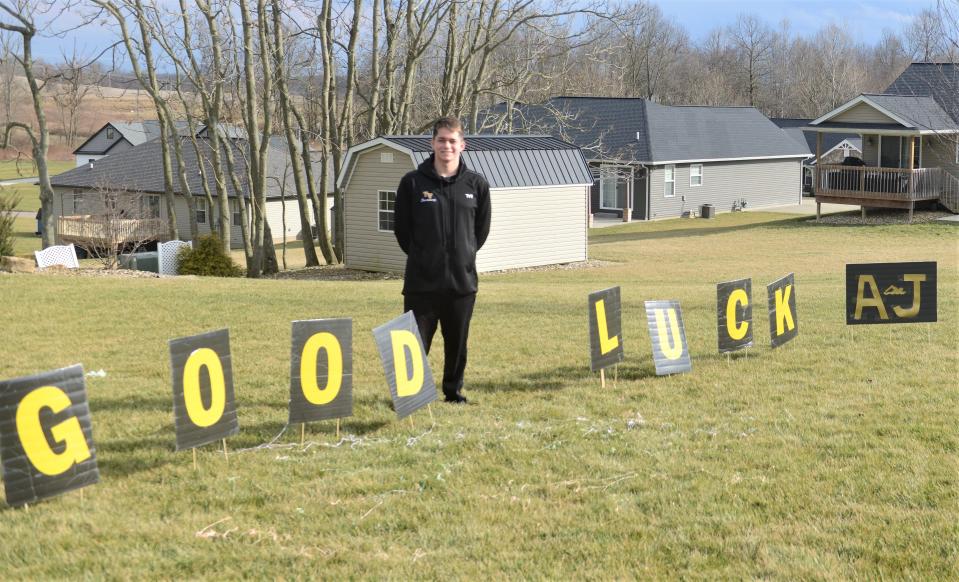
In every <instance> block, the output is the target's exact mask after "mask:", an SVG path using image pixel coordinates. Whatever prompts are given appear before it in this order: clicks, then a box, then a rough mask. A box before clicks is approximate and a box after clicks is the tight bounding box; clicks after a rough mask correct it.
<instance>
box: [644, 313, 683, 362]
mask: <svg viewBox="0 0 959 582" xmlns="http://www.w3.org/2000/svg"><path fill="white" fill-rule="evenodd" d="M646 323H647V325H648V326H649V339H650V340H652V342H653V362H654V363H655V364H656V375H658V376H663V375H666V374H676V373H679V372H689V371H691V370H692V369H693V364H692V360H691V359H690V357H689V345H688V344H687V343H686V329H685V326H683V312H682V310H681V309H680V307H679V301H647V302H646Z"/></svg>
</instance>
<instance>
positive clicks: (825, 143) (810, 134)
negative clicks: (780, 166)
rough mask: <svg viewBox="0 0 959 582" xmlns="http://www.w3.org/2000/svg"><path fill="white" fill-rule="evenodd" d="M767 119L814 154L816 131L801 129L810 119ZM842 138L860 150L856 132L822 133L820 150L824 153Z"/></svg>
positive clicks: (810, 153) (860, 145) (858, 137)
mask: <svg viewBox="0 0 959 582" xmlns="http://www.w3.org/2000/svg"><path fill="white" fill-rule="evenodd" d="M769 121H772V122H773V123H775V124H776V126H777V127H779V128H780V129H781V130H783V131H784V132H786V135H788V136H790V137H791V138H793V139H794V140H796V142H797V143H799V145H801V146H803V147H805V148H807V150H808V151H809V155H812V156H814V155H816V132H815V131H803V128H805V127H807V126H808V125H809V124H810V123H811V122H812V119H799V118H793V117H774V118H770V120H769ZM843 140H846V141H848V142H849V143H851V144H852V145H853V146H855V147H856V148H857V149H858V150H859V151H860V152H861V151H862V137H861V136H860V135H859V134H858V133H823V134H822V151H823V152H824V153H825V152H828V151H829V150H831V149H832V148H834V147H836V146H837V145H839V144H840V143H842V142H843Z"/></svg>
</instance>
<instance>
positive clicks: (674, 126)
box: [486, 97, 807, 163]
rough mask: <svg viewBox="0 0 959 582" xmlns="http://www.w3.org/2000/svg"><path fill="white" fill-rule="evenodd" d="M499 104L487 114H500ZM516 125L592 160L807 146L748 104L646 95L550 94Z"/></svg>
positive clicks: (788, 150)
mask: <svg viewBox="0 0 959 582" xmlns="http://www.w3.org/2000/svg"><path fill="white" fill-rule="evenodd" d="M505 111H506V108H505V105H503V104H500V105H498V106H497V107H495V108H493V109H491V110H490V111H488V112H487V113H486V116H488V117H489V116H495V115H503V114H504V113H505ZM513 123H514V130H515V129H516V128H518V127H535V128H536V129H537V130H540V131H549V132H550V133H555V134H556V135H560V136H562V137H563V138H564V139H568V140H569V141H572V142H573V143H575V144H576V145H578V146H580V147H581V148H583V149H584V150H585V151H587V152H588V153H587V157H589V158H590V159H606V160H623V161H638V162H653V163H662V162H669V161H676V160H708V159H727V158H762V157H777V156H781V157H788V156H796V157H800V156H803V155H805V154H806V153H807V151H806V148H804V147H802V146H801V145H800V144H798V143H796V142H795V141H794V140H793V139H792V138H790V137H789V136H787V135H785V134H784V133H783V132H782V131H781V130H780V129H779V128H778V127H777V126H776V125H774V124H773V123H772V122H770V121H769V119H767V118H766V117H765V116H764V115H763V114H762V113H760V112H759V111H758V110H757V109H755V108H752V107H706V106H683V107H673V106H667V105H660V104H658V103H652V102H650V101H646V100H645V99H637V98H615V97H554V98H552V99H550V100H549V101H548V102H546V103H545V104H542V105H522V104H521V105H517V106H516V108H515V112H514V115H513Z"/></svg>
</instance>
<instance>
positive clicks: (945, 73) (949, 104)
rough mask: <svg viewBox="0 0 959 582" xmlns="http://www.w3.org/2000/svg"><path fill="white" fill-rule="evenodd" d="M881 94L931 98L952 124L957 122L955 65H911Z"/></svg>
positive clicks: (958, 86) (958, 73)
mask: <svg viewBox="0 0 959 582" xmlns="http://www.w3.org/2000/svg"><path fill="white" fill-rule="evenodd" d="M883 93H884V94H886V95H923V96H929V97H932V98H933V100H935V102H936V103H938V104H939V107H941V108H942V110H943V111H945V112H946V114H947V115H948V116H949V117H950V118H951V120H952V121H953V122H959V65H957V64H956V63H912V64H911V65H909V66H908V67H906V70H905V71H903V72H902V74H901V75H899V76H898V77H897V78H896V80H895V81H893V82H892V84H891V85H889V87H887V88H886V90H885V91H883Z"/></svg>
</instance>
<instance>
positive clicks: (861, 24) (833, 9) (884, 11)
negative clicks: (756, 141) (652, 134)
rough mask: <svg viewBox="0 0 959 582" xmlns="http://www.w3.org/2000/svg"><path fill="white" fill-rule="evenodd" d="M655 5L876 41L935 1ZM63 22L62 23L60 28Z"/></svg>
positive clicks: (89, 43) (95, 47)
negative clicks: (839, 30)
mask: <svg viewBox="0 0 959 582" xmlns="http://www.w3.org/2000/svg"><path fill="white" fill-rule="evenodd" d="M160 1H161V2H162V1H164V0H160ZM658 4H659V7H660V9H661V10H662V11H663V13H664V14H665V15H666V16H667V17H669V18H671V19H673V20H674V21H675V22H677V23H678V24H681V25H682V26H683V27H684V28H685V29H686V30H687V31H688V32H689V34H690V35H691V37H692V39H693V40H694V41H697V42H698V41H700V40H702V39H703V38H704V37H705V36H706V35H707V34H708V33H709V31H710V30H712V29H714V28H715V27H717V26H725V25H728V24H730V23H732V22H733V21H734V20H735V19H736V16H737V15H738V14H742V13H748V14H754V15H756V16H759V17H760V18H762V19H763V20H765V21H766V23H767V24H769V25H770V26H772V27H774V28H778V27H779V24H780V23H781V22H782V21H783V20H784V19H785V20H788V21H789V25H790V29H791V30H792V31H793V33H795V34H799V35H802V36H807V35H810V36H811V35H813V34H815V33H816V31H817V30H819V29H820V28H821V27H822V26H823V25H825V24H828V23H830V22H835V23H837V24H839V25H840V26H842V27H843V28H844V29H846V30H848V31H849V32H850V33H851V34H852V35H853V37H854V38H855V39H856V40H857V41H859V42H863V43H866V44H874V43H875V42H876V41H877V40H878V39H879V37H880V36H881V34H882V31H883V29H884V28H888V29H891V30H894V31H901V30H902V29H904V28H905V27H906V26H908V25H909V23H910V22H911V20H912V18H913V17H914V16H915V15H916V14H918V13H919V12H921V11H922V10H923V9H926V8H931V9H934V8H935V6H936V0H870V1H864V0H802V1H800V0H661V1H659V2H658ZM62 22H74V23H76V22H79V16H78V15H67V18H65V19H62ZM67 26H68V25H66V24H63V25H61V28H66V27H67ZM112 36H113V34H112V31H110V30H105V29H104V27H103V26H102V25H91V26H86V27H83V28H82V29H78V30H71V31H69V32H67V33H65V34H63V35H61V38H44V39H37V42H36V45H35V48H34V53H35V54H36V56H38V57H40V58H42V59H44V60H48V61H53V62H56V61H59V60H61V54H62V53H63V52H71V50H72V48H73V47H74V46H76V47H77V50H78V52H79V53H80V54H82V55H86V56H91V55H94V54H96V53H97V52H98V51H99V50H102V48H103V47H104V46H106V45H107V44H109V41H110V39H111V37H112Z"/></svg>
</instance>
